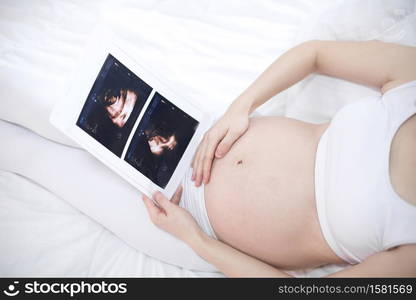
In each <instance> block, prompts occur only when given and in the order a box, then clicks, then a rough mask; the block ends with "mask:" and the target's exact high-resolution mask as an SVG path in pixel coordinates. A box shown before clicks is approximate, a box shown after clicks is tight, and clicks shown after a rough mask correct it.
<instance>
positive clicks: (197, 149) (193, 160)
mask: <svg viewBox="0 0 416 300" xmlns="http://www.w3.org/2000/svg"><path fill="white" fill-rule="evenodd" d="M201 143H202V141H201ZM201 143H199V145H198V147H197V148H196V151H195V154H194V157H193V158H192V163H191V166H192V168H193V167H194V164H195V161H196V159H197V156H198V152H199V149H200V148H201Z"/></svg>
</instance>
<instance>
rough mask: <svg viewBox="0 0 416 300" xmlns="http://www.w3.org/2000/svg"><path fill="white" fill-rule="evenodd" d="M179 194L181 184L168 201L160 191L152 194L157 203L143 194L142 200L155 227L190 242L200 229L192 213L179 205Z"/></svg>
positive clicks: (180, 193) (180, 192)
mask: <svg viewBox="0 0 416 300" xmlns="http://www.w3.org/2000/svg"><path fill="white" fill-rule="evenodd" d="M181 195H182V186H179V187H178V189H177V190H176V192H175V194H174V195H173V197H172V199H171V200H170V201H169V199H168V198H166V197H165V196H164V195H163V194H162V193H161V192H156V193H155V194H154V196H153V200H154V201H156V203H157V204H155V203H154V202H153V201H152V200H151V199H150V198H148V197H146V196H145V195H143V201H144V204H145V205H146V208H147V211H148V212H149V216H150V219H151V220H152V222H153V223H154V224H155V225H156V226H157V227H159V228H160V229H163V230H164V231H166V232H169V233H170V234H172V235H174V236H176V237H177V238H179V239H181V240H183V241H184V242H185V243H187V244H190V243H191V242H192V239H193V238H195V237H196V236H197V234H200V233H201V232H202V229H201V228H200V227H199V225H198V223H197V222H196V221H195V219H194V218H193V217H192V215H191V214H190V213H189V212H188V211H187V210H185V209H183V208H182V207H180V206H179V202H180V200H181Z"/></svg>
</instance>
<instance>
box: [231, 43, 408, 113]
mask: <svg viewBox="0 0 416 300" xmlns="http://www.w3.org/2000/svg"><path fill="white" fill-rule="evenodd" d="M313 72H317V73H320V74H324V75H328V76H332V77H337V78H342V79H345V80H349V81H352V82H357V83H360V84H364V85H369V86H374V87H377V88H379V89H381V90H382V92H386V91H387V90H388V89H390V88H392V87H394V86H397V85H399V84H402V83H404V82H406V81H411V80H415V79H416V48H415V47H410V46H403V45H399V44H393V43H384V42H378V41H368V42H337V41H309V42H305V43H303V44H300V45H298V46H296V47H294V48H292V49H291V50H289V51H287V52H286V53H284V54H283V55H282V56H280V57H279V58H278V59H276V60H275V61H274V62H273V63H272V64H271V65H270V66H269V67H268V68H267V69H266V70H265V71H264V72H263V73H262V74H261V75H260V76H259V77H258V78H257V79H256V80H255V81H254V82H253V83H252V84H251V85H250V86H249V87H248V88H247V89H246V90H245V91H244V92H243V93H242V94H241V95H240V96H239V97H238V98H237V99H236V100H235V104H234V103H233V105H241V106H242V107H245V109H247V110H248V112H252V111H253V110H255V109H256V108H257V107H258V106H260V105H261V104H263V103H264V102H266V101H267V100H268V99H270V98H271V97H272V96H274V95H276V94H278V93H280V92H281V91H283V90H285V89H287V88H289V87H290V86H292V85H293V84H295V83H297V82H298V81H300V80H302V79H303V78H304V77H306V76H307V75H309V74H310V73H313Z"/></svg>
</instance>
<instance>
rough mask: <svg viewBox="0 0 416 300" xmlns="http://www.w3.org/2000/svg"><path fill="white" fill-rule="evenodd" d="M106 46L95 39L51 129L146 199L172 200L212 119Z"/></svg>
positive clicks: (105, 38) (114, 43)
mask: <svg viewBox="0 0 416 300" xmlns="http://www.w3.org/2000/svg"><path fill="white" fill-rule="evenodd" d="M108 39H109V37H108V35H107V34H106V35H105V36H104V34H102V33H101V32H100V31H97V32H95V33H94V35H93V38H92V39H91V40H90V43H89V46H87V47H86V50H85V55H83V58H82V59H81V61H80V62H79V66H78V67H77V68H76V71H75V73H74V76H73V77H74V78H73V79H72V80H71V83H70V86H69V88H68V90H67V92H66V94H65V96H64V97H63V99H61V100H60V101H59V102H58V103H57V104H56V106H55V107H54V109H53V111H52V114H51V117H50V122H51V123H52V124H53V125H54V126H55V127H57V128H58V129H59V130H61V131H62V132H63V133H64V134H66V135H67V136H69V137H70V138H71V139H73V140H74V141H75V142H76V143H78V144H79V145H80V146H81V147H82V148H84V149H86V150H87V151H89V152H90V153H91V154H92V155H94V156H95V157H97V158H98V159H99V160H100V161H101V162H103V163H104V164H106V165H107V166H108V167H110V168H111V169H112V170H113V171H115V172H116V173H118V174H119V175H120V176H122V177H123V178H124V179H125V180H127V181H128V182H130V183H131V184H132V185H133V186H135V187H136V188H138V189H139V190H140V191H141V192H143V193H144V194H146V195H147V196H151V195H152V194H153V193H154V192H155V191H161V192H162V193H163V194H164V195H165V196H166V197H168V198H170V197H171V196H172V195H173V193H174V192H175V190H176V188H177V187H178V185H179V184H180V181H181V180H182V178H183V176H184V174H185V172H186V170H187V169H188V168H189V167H190V164H191V160H192V157H193V155H194V153H195V151H196V147H197V145H198V143H199V141H200V140H201V138H202V135H203V133H204V132H205V131H206V130H207V129H208V128H209V126H210V125H211V123H212V120H211V119H210V117H209V116H208V114H206V113H205V112H203V111H202V110H201V109H200V108H198V107H197V106H195V105H194V104H193V103H192V101H191V100H188V99H184V97H182V96H181V95H180V94H178V92H177V91H174V90H172V89H171V88H169V87H168V79H165V80H161V79H160V77H158V76H156V75H154V74H152V73H151V72H150V71H148V70H149V69H151V66H147V65H146V64H145V62H140V61H136V60H134V59H133V58H132V57H131V56H130V55H129V54H128V53H127V52H128V51H126V49H123V50H122V49H121V48H120V47H118V46H117V41H116V40H115V39H112V43H109V42H108ZM143 65H146V68H145V67H143Z"/></svg>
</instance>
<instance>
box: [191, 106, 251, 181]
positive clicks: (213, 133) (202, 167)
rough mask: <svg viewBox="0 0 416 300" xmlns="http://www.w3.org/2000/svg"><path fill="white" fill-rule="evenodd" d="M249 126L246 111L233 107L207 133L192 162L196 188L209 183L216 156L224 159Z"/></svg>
mask: <svg viewBox="0 0 416 300" xmlns="http://www.w3.org/2000/svg"><path fill="white" fill-rule="evenodd" d="M248 124H249V120H248V113H247V112H246V110H244V109H242V108H239V107H238V106H233V105H232V106H230V108H229V109H228V110H227V112H226V113H225V114H224V115H223V116H222V117H221V118H220V119H219V120H218V121H217V123H215V124H214V126H212V128H211V129H210V130H208V131H207V132H206V133H205V135H204V138H203V139H202V141H201V143H200V144H199V146H198V150H197V152H196V153H195V156H194V159H193V162H192V168H193V172H192V180H193V181H195V185H196V186H200V185H201V183H202V182H203V183H205V184H207V183H208V182H209V178H210V176H211V167H212V161H213V160H214V156H215V157H216V158H221V157H223V156H224V155H225V154H226V153H227V152H228V151H229V150H230V148H231V146H232V145H233V144H234V143H235V141H237V140H238V138H239V137H240V136H242V135H243V133H244V132H245V131H246V130H247V128H248Z"/></svg>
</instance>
